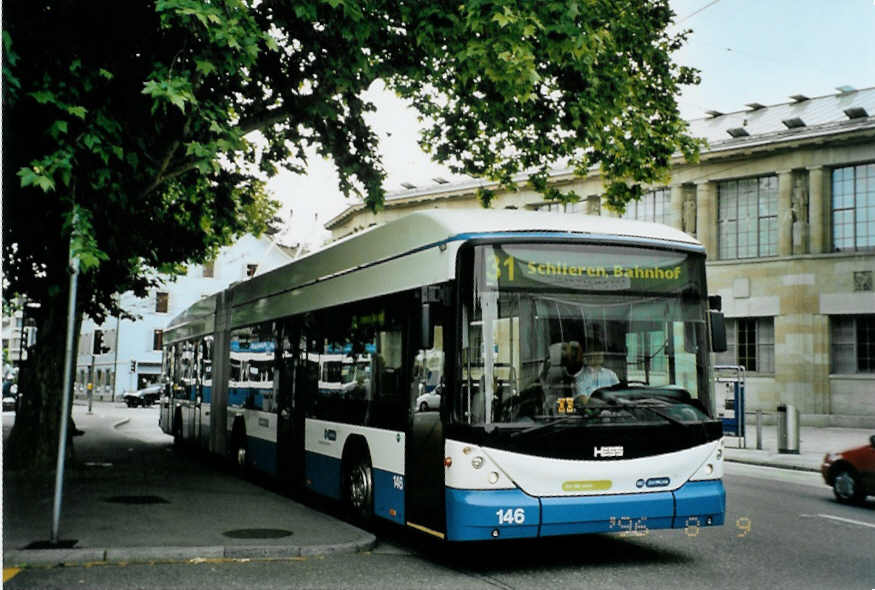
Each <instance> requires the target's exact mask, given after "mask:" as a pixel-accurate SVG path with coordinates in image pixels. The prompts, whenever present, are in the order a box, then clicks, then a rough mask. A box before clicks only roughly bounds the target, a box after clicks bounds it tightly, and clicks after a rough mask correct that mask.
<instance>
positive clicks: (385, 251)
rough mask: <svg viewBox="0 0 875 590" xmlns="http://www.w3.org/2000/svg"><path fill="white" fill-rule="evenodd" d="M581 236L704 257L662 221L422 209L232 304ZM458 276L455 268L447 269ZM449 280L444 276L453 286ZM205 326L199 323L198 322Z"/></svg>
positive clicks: (262, 278) (205, 305) (275, 277)
mask: <svg viewBox="0 0 875 590" xmlns="http://www.w3.org/2000/svg"><path fill="white" fill-rule="evenodd" d="M503 236H504V237H507V238H509V239H510V238H515V239H516V238H528V237H531V238H534V239H550V238H559V237H565V238H572V239H573V238H580V239H589V240H595V241H598V240H606V241H607V240H610V241H614V242H617V241H622V242H625V243H630V244H631V243H642V244H648V245H651V246H658V245H659V246H664V247H668V248H679V249H684V250H691V251H701V252H704V250H703V248H702V245H701V244H700V243H699V242H698V241H696V240H695V239H694V238H692V237H690V236H689V235H688V234H686V233H684V232H682V231H680V230H678V229H675V228H672V227H669V226H666V225H662V224H657V223H647V222H642V221H634V220H628V219H619V218H614V217H599V216H589V215H581V214H576V213H571V214H568V213H544V212H538V211H518V210H499V211H495V210H490V209H457V210H438V209H435V210H430V211H417V212H414V213H411V214H409V215H406V216H404V217H402V218H400V219H396V220H393V221H390V222H387V223H385V224H383V225H378V226H374V227H372V228H369V229H367V230H365V231H363V232H360V233H357V234H353V235H351V236H349V237H347V238H345V239H343V240H340V241H337V242H334V243H332V244H329V245H328V246H326V247H325V248H323V249H321V250H318V251H316V252H313V253H312V254H309V255H307V256H304V257H302V258H299V259H298V260H295V261H293V262H290V263H288V264H286V265H284V266H281V267H279V268H276V269H274V270H272V271H270V272H268V273H265V274H263V275H259V276H256V277H253V278H252V279H250V280H248V281H245V282H242V283H238V284H235V285H232V286H231V287H230V288H229V289H228V293H227V298H226V300H227V302H228V303H229V304H230V305H231V306H239V305H246V304H248V303H249V302H254V301H257V300H260V299H264V298H265V297H271V295H273V294H276V293H279V292H288V291H290V290H292V289H300V288H302V287H305V286H307V285H311V284H314V283H317V282H321V281H325V280H328V279H330V278H332V277H334V276H337V275H341V274H344V273H347V272H350V271H353V270H356V269H361V268H365V267H368V266H373V265H376V264H378V263H381V262H386V261H390V260H393V259H397V258H400V257H403V256H405V255H408V254H413V253H416V252H421V251H424V250H428V249H431V248H438V247H439V246H445V245H451V244H453V243H462V242H464V241H467V240H472V239H478V238H490V239H498V240H500V239H502V237H503ZM446 272H449V273H452V269H450V270H448V271H446ZM446 278H448V277H444V278H443V279H442V280H445V279H446ZM215 297H216V296H211V297H209V298H207V301H203V302H202V303H201V304H200V305H199V306H197V307H199V309H194V308H190V309H188V310H186V311H185V312H183V313H182V314H180V315H179V316H177V317H176V318H174V319H173V320H171V322H170V325H168V330H172V329H173V328H174V327H175V326H178V325H180V324H183V323H189V322H190V321H191V320H193V319H194V317H197V316H201V315H205V314H209V313H210V312H214V311H215V310H216V307H215V305H216V303H217V301H216V298H215ZM196 323H199V322H196Z"/></svg>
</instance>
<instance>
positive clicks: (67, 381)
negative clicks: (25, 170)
mask: <svg viewBox="0 0 875 590" xmlns="http://www.w3.org/2000/svg"><path fill="white" fill-rule="evenodd" d="M71 242H72V239H71ZM71 245H72V244H71ZM70 254H71V260H70V266H71V267H72V270H73V272H72V273H71V274H70V303H69V310H68V313H67V344H66V347H65V349H64V394H63V399H62V402H61V434H60V435H59V437H58V464H57V468H56V469H55V502H54V507H53V510H52V536H51V543H52V544H53V545H57V544H58V525H59V523H60V520H61V496H62V495H63V492H64V460H65V459H66V456H67V423H68V422H69V421H70V417H69V414H68V413H67V412H69V411H70V390H71V389H72V387H73V383H72V380H71V377H72V373H73V340H74V336H75V334H74V332H75V328H76V288H77V286H78V281H79V257H78V256H73V255H72V254H73V253H72V248H71V252H70Z"/></svg>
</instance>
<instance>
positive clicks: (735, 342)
mask: <svg viewBox="0 0 875 590" xmlns="http://www.w3.org/2000/svg"><path fill="white" fill-rule="evenodd" d="M726 344H727V348H726V352H722V353H720V354H718V355H717V364H719V365H741V366H742V367H744V368H745V370H746V371H750V372H752V373H774V372H775V320H774V318H737V319H727V320H726Z"/></svg>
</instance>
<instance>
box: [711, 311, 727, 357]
mask: <svg viewBox="0 0 875 590" xmlns="http://www.w3.org/2000/svg"><path fill="white" fill-rule="evenodd" d="M708 317H709V318H710V320H711V350H712V351H714V352H726V349H727V346H726V322H725V321H724V319H723V312H720V311H713V310H711V311H709V312H708Z"/></svg>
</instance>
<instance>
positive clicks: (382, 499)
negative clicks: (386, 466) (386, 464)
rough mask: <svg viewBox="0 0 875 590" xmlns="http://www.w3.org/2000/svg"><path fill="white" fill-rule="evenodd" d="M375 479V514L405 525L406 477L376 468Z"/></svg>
mask: <svg viewBox="0 0 875 590" xmlns="http://www.w3.org/2000/svg"><path fill="white" fill-rule="evenodd" d="M373 477H374V514H376V515H377V516H381V517H383V518H386V519H388V520H391V521H392V522H397V523H399V524H404V523H405V522H406V521H405V520H404V483H405V481H404V476H403V475H399V474H397V473H393V472H391V471H384V470H382V469H376V468H375V469H373ZM392 511H394V512H395V514H394V515H393V514H392Z"/></svg>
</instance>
